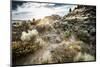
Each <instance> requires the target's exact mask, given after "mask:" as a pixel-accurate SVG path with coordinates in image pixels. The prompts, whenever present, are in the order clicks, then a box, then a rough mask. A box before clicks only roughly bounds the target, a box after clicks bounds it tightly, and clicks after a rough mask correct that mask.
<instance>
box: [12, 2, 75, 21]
mask: <svg viewBox="0 0 100 67" xmlns="http://www.w3.org/2000/svg"><path fill="white" fill-rule="evenodd" d="M53 6H55V4H49V3H33V2H27V3H23V4H22V5H21V6H17V9H16V10H12V20H28V19H32V18H36V19H39V18H43V17H44V16H49V15H52V14H58V15H60V16H62V15H64V14H67V12H68V9H69V8H72V7H75V6H74V5H63V6H59V7H53Z"/></svg>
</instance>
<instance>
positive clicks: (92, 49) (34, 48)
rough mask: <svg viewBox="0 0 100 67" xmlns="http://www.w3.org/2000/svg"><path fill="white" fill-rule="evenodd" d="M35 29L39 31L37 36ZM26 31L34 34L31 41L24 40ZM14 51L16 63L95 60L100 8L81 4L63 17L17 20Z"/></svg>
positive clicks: (13, 42)
mask: <svg viewBox="0 0 100 67" xmlns="http://www.w3.org/2000/svg"><path fill="white" fill-rule="evenodd" d="M32 30H35V31H36V33H38V34H37V35H34V37H31V36H33V34H32V33H29V31H32ZM22 32H24V33H28V34H30V40H28V41H27V42H26V41H22V39H20V38H21V36H22ZM31 34H32V35H31ZM34 34H35V32H34ZM23 37H24V39H25V38H26V40H27V39H28V37H25V36H23ZM12 54H13V64H14V65H27V64H48V63H63V62H78V61H95V60H96V59H95V58H96V7H95V6H85V5H77V7H75V8H74V9H73V10H71V9H70V11H69V13H68V14H66V15H64V16H63V17H60V16H59V15H52V16H46V17H44V18H43V19H38V20H35V19H34V18H33V20H32V21H22V23H19V22H16V23H13V24H12Z"/></svg>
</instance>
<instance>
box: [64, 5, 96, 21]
mask: <svg viewBox="0 0 100 67" xmlns="http://www.w3.org/2000/svg"><path fill="white" fill-rule="evenodd" d="M90 17H92V18H95V17H96V7H95V6H86V5H85V6H84V5H78V6H77V7H75V9H74V10H73V11H71V12H69V13H68V15H65V16H64V18H65V19H66V20H68V19H80V20H82V19H87V18H90Z"/></svg>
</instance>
